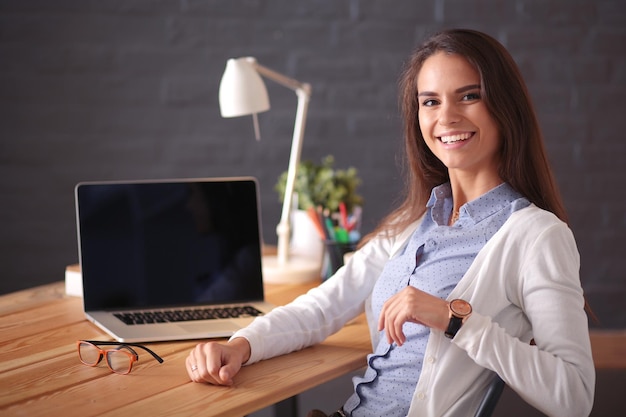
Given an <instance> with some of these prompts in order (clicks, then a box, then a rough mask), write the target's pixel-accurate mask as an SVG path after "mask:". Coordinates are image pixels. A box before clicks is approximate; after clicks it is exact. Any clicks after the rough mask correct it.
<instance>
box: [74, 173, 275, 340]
mask: <svg viewBox="0 0 626 417" xmlns="http://www.w3.org/2000/svg"><path fill="white" fill-rule="evenodd" d="M75 201H76V217H77V229H78V249H79V260H80V266H81V272H82V279H83V307H84V313H85V316H86V317H87V319H88V320H90V321H92V322H93V323H95V324H96V325H97V326H98V327H100V328H101V329H102V330H104V331H105V332H107V333H108V334H109V335H111V336H112V337H113V338H115V339H116V340H118V341H120V342H129V343H132V342H151V341H169V340H185V339H203V338H214V337H229V336H231V335H232V334H233V333H234V332H235V331H237V330H238V329H240V328H242V327H244V326H246V325H247V324H249V323H250V322H251V321H252V320H253V319H254V317H256V316H259V315H262V314H265V313H267V312H268V311H270V310H271V308H272V306H271V305H270V304H269V303H267V302H265V301H264V294H263V276H262V269H261V232H260V210H259V191H258V184H257V181H256V180H255V179H254V178H251V177H241V178H208V179H184V180H158V181H150V180H148V181H117V182H83V183H79V184H78V185H76V187H75Z"/></svg>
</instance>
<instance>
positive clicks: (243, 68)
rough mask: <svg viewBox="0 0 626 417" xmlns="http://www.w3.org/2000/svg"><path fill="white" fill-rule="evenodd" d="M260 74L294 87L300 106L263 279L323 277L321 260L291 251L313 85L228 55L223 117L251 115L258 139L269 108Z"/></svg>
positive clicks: (221, 97) (222, 87)
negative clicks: (275, 241) (262, 115)
mask: <svg viewBox="0 0 626 417" xmlns="http://www.w3.org/2000/svg"><path fill="white" fill-rule="evenodd" d="M261 75H263V76H264V77H266V78H269V79H270V80H273V81H275V82H276V83H278V84H280V85H282V86H284V87H287V88H289V89H291V90H293V91H295V93H296V95H297V96H298V108H297V111H296V121H295V126H294V131H293V140H292V143H291V155H290V157H289V168H288V170H287V182H286V185H285V199H284V200H283V209H282V214H281V217H280V222H279V223H278V226H277V227H276V234H277V236H278V251H277V255H276V256H272V255H264V256H263V279H264V281H265V282H269V283H298V282H307V281H312V280H314V279H316V278H319V277H320V260H317V259H312V258H307V257H304V256H299V255H298V256H297V255H293V254H290V253H289V241H290V235H291V225H290V218H291V209H292V201H293V193H294V185H295V181H296V173H297V171H298V165H299V163H300V153H301V150H302V140H303V137H304V126H305V122H306V113H307V109H308V105H309V98H310V96H311V86H310V85H309V84H306V83H301V82H299V81H296V80H294V79H291V78H289V77H287V76H284V75H282V74H279V73H277V72H275V71H273V70H271V69H269V68H266V67H264V66H262V65H260V64H259V63H258V62H257V61H256V59H255V58H252V57H243V58H237V59H229V60H228V61H227V63H226V69H225V70H224V75H223V76H222V81H221V82H220V89H219V100H220V111H221V115H222V117H238V116H246V115H252V117H253V122H254V132H255V136H256V139H257V140H259V137H260V135H259V124H258V120H257V113H261V112H264V111H267V110H269V108H270V102H269V97H268V94H267V89H266V88H265V84H264V83H263V80H262V79H261Z"/></svg>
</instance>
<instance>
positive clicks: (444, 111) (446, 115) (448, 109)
mask: <svg viewBox="0 0 626 417" xmlns="http://www.w3.org/2000/svg"><path fill="white" fill-rule="evenodd" d="M460 120H461V114H460V113H459V111H458V109H457V107H456V106H455V104H454V103H449V102H444V103H441V105H440V106H439V124H440V125H442V126H447V125H450V124H454V123H457V122H459V121H460Z"/></svg>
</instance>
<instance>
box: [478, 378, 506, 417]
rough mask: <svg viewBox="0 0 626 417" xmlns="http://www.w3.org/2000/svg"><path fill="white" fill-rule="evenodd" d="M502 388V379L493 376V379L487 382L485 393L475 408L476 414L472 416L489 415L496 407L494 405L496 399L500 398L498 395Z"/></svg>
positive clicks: (482, 416) (487, 416)
mask: <svg viewBox="0 0 626 417" xmlns="http://www.w3.org/2000/svg"><path fill="white" fill-rule="evenodd" d="M503 390H504V381H503V380H502V379H501V378H500V377H499V376H498V375H496V376H495V377H494V378H493V381H491V383H490V384H489V388H487V393H486V394H485V396H484V397H483V400H482V402H481V403H480V405H479V406H478V410H476V414H474V417H490V416H491V414H493V411H494V410H495V409H496V405H498V400H500V395H502V391H503Z"/></svg>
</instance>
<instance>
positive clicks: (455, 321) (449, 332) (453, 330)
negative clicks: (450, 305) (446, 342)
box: [444, 316, 463, 339]
mask: <svg viewBox="0 0 626 417" xmlns="http://www.w3.org/2000/svg"><path fill="white" fill-rule="evenodd" d="M462 325H463V318H461V317H456V316H452V317H450V322H449V323H448V328H447V329H446V331H445V333H444V334H445V335H446V337H447V338H449V339H453V338H454V336H456V334H457V332H458V331H459V329H460V328H461V326H462Z"/></svg>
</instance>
